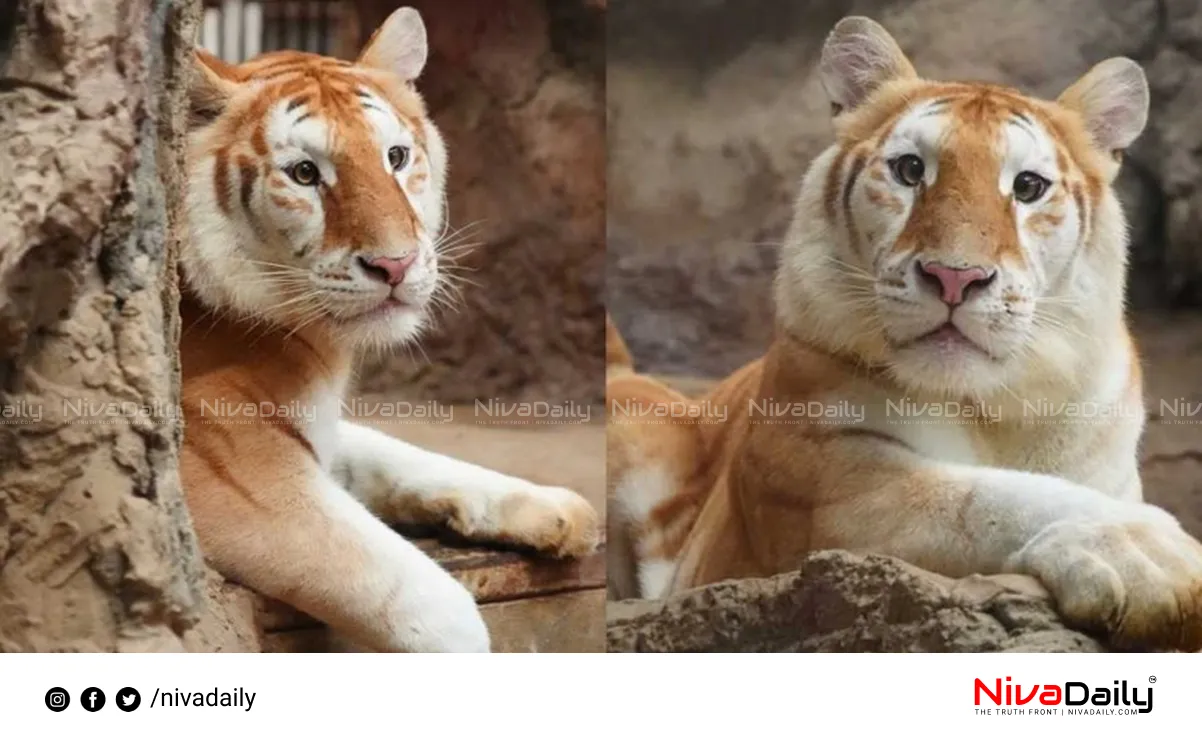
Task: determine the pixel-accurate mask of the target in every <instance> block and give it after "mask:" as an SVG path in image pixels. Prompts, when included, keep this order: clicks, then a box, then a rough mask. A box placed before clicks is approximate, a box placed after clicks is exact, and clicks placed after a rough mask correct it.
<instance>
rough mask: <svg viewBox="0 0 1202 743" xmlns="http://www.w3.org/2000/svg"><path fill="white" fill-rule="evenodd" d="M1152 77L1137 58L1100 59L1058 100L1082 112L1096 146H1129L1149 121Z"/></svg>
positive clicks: (1115, 149)
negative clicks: (1149, 90) (1150, 81)
mask: <svg viewBox="0 0 1202 743" xmlns="http://www.w3.org/2000/svg"><path fill="white" fill-rule="evenodd" d="M1149 98H1150V96H1149V93H1148V78H1147V77H1146V76H1145V75H1144V71H1143V68H1141V67H1140V66H1139V65H1138V64H1137V63H1135V62H1134V61H1132V60H1130V59H1127V58H1126V57H1114V58H1112V59H1108V60H1106V61H1105V62H1099V63H1098V64H1096V65H1094V67H1093V69H1091V70H1090V71H1089V72H1087V73H1085V76H1084V77H1082V78H1081V79H1080V80H1078V81H1077V82H1075V83H1073V84H1072V85H1070V86H1069V87H1068V89H1067V90H1065V91H1064V92H1063V93H1061V94H1060V97H1059V98H1057V99H1056V102H1057V103H1060V104H1061V105H1063V106H1065V107H1066V108H1070V109H1072V110H1074V111H1076V112H1077V113H1079V114H1081V118H1082V119H1083V120H1084V121H1085V129H1086V130H1087V131H1088V132H1089V136H1090V138H1091V139H1093V142H1094V145H1095V146H1096V147H1097V148H1098V149H1100V150H1104V151H1106V152H1121V151H1122V150H1125V149H1127V148H1128V147H1129V146H1130V145H1131V143H1132V142H1134V141H1135V138H1136V137H1138V136H1139V135H1140V134H1141V133H1142V132H1143V130H1144V126H1146V125H1147V123H1148V106H1149Z"/></svg>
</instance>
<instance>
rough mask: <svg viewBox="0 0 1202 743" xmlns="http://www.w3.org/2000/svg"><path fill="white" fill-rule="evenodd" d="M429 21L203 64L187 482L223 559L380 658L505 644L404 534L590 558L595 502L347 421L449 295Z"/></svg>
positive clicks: (215, 558) (187, 371)
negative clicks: (321, 49) (327, 47)
mask: <svg viewBox="0 0 1202 743" xmlns="http://www.w3.org/2000/svg"><path fill="white" fill-rule="evenodd" d="M425 60H426V35H425V29H424V26H423V24H422V21H421V18H420V16H419V15H418V14H417V12H416V11H413V10H411V9H401V10H398V11H396V12H395V13H394V14H393V15H392V16H391V17H390V18H389V19H388V20H387V21H386V22H385V24H384V25H383V26H382V27H381V28H380V30H379V31H377V32H376V34H375V36H373V37H372V40H371V41H370V42H369V43H368V45H367V47H366V48H365V49H364V51H363V53H362V54H361V56H360V58H359V59H358V60H357V61H356V62H355V63H353V64H352V63H349V62H341V61H337V60H333V59H329V58H325V57H319V56H315V55H310V54H303V53H299V52H275V53H272V54H268V55H264V56H262V57H259V58H256V59H254V60H251V61H249V62H247V63H245V64H242V65H239V66H232V65H228V64H224V63H222V62H221V61H219V60H217V59H214V58H212V57H210V56H208V55H206V54H204V53H200V54H198V56H197V64H196V74H195V81H194V83H193V85H192V87H191V90H190V94H191V102H192V110H193V115H194V117H195V119H196V121H195V125H194V127H193V129H192V131H191V132H190V142H189V144H190V149H189V153H188V222H189V230H190V234H189V240H188V243H187V244H186V245H185V247H184V249H183V254H182V260H181V262H182V266H183V274H184V278H185V286H184V298H183V301H182V304H181V316H182V326H183V330H182V337H181V340H180V356H181V364H182V393H181V398H182V406H183V409H184V414H185V420H186V424H187V427H186V431H185V436H184V445H183V450H182V454H181V476H182V478H183V485H184V491H185V493H186V496H187V502H188V509H189V512H190V513H191V516H192V521H193V524H194V526H195V529H196V532H197V535H198V538H199V541H200V545H201V548H202V551H203V553H204V556H205V558H206V559H207V560H208V561H209V562H210V563H211V564H213V565H214V566H215V567H216V568H217V569H218V570H220V571H221V572H222V573H223V574H225V575H226V576H228V577H230V578H233V579H235V580H237V581H239V582H242V583H244V584H246V585H248V586H250V587H251V588H254V589H256V590H258V591H260V592H261V593H264V594H266V595H268V596H272V597H274V598H277V599H280V600H282V601H285V602H287V603H289V604H292V605H293V606H295V607H297V608H299V609H301V610H303V611H306V612H308V613H310V614H311V615H313V616H314V617H316V618H318V619H321V620H323V621H324V622H326V623H327V624H329V625H330V626H331V627H332V628H333V629H334V630H336V631H337V632H338V634H339V635H340V636H342V637H343V638H345V639H348V640H350V641H352V642H353V643H354V644H356V645H358V646H360V647H367V648H371V649H377V650H402V651H428V650H437V651H487V650H488V649H489V636H488V631H487V629H486V627H485V625H484V622H483V621H482V619H481V617H480V613H479V611H478V609H477V608H476V606H475V603H474V601H473V599H472V597H471V595H470V594H469V593H468V591H467V590H466V589H465V588H463V587H462V586H461V585H460V584H459V583H458V582H457V581H456V580H455V579H454V578H453V577H452V576H451V575H449V574H448V573H446V572H445V571H443V570H442V569H441V568H440V567H439V566H438V565H437V564H436V563H435V562H433V561H432V560H431V559H430V558H428V557H427V556H426V555H425V554H424V553H422V552H421V551H420V550H419V549H418V548H417V547H415V546H413V545H412V544H410V543H409V542H407V541H406V540H405V539H403V538H402V537H400V536H399V535H398V534H397V533H395V532H394V531H393V530H392V529H391V528H389V526H387V525H386V524H385V522H406V523H417V524H438V525H445V526H448V527H450V528H452V529H454V530H455V531H457V532H459V533H461V534H463V535H464V536H467V537H470V538H475V539H482V540H488V541H500V542H507V543H512V544H518V545H526V546H531V547H535V548H538V549H540V550H544V551H546V552H548V553H551V554H553V555H558V556H576V555H582V554H585V553H587V552H590V551H591V550H592V549H593V548H594V546H595V544H596V541H597V531H598V525H597V514H596V513H595V511H594V510H593V509H592V508H591V507H590V506H589V505H588V503H587V502H586V501H585V500H584V499H583V498H581V497H580V496H579V495H577V494H576V493H574V492H571V491H569V490H566V489H563V488H556V487H548V486H540V485H535V484H533V483H530V482H527V481H525V480H521V479H518V478H516V477H510V476H507V475H504V474H501V473H498V472H493V471H490V470H487V469H484V468H482V467H477V466H475V465H472V464H469V463H466V462H461V461H457V460H455V459H452V458H450V457H446V456H442V455H439V454H435V453H432V452H427V451H423V450H421V449H418V448H416V447H413V446H410V445H407V444H405V443H403V442H401V441H398V440H396V439H394V438H391V437H389V436H386V435H384V434H383V433H380V432H378V431H375V430H373V429H369V428H366V427H363V426H359V425H356V424H354V423H351V422H348V421H344V420H341V415H340V413H341V407H342V398H343V395H344V393H345V392H346V389H347V385H348V381H349V379H350V375H351V371H352V362H353V358H354V355H355V353H356V351H357V350H359V349H360V348H362V347H364V346H386V345H392V344H402V343H410V342H412V341H413V340H414V339H415V338H416V336H417V334H418V333H419V331H420V330H421V329H422V327H423V326H424V325H425V324H426V322H427V318H428V311H429V308H430V307H431V305H432V303H433V302H434V301H436V295H437V293H438V292H439V290H440V289H441V288H442V287H443V284H444V282H445V278H446V277H445V275H443V274H440V272H439V251H440V248H441V247H442V246H443V244H444V243H443V242H441V241H440V238H441V237H442V235H443V234H444V230H443V222H444V215H443V204H444V185H445V180H446V150H445V147H444V144H443V141H442V138H441V137H440V135H439V133H438V130H437V129H436V128H435V127H434V124H433V123H432V122H431V121H430V118H429V116H428V114H427V112H426V109H425V106H424V105H423V102H422V99H421V98H420V96H419V95H418V93H417V91H416V89H415V87H414V80H415V79H416V78H417V76H418V74H419V73H420V72H421V70H422V67H423V66H424V64H425Z"/></svg>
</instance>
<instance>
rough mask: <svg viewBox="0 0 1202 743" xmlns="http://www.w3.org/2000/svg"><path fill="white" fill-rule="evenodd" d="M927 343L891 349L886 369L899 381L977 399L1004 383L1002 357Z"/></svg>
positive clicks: (911, 386)
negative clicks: (935, 346) (944, 347)
mask: <svg viewBox="0 0 1202 743" xmlns="http://www.w3.org/2000/svg"><path fill="white" fill-rule="evenodd" d="M929 345H930V344H925V343H924V344H922V345H919V346H914V347H910V348H903V349H898V350H896V351H894V352H893V354H892V355H891V358H890V360H889V370H890V372H891V373H892V375H893V377H894V379H895V380H897V382H898V384H900V385H901V386H903V387H905V388H907V389H911V390H915V391H921V392H926V393H930V394H942V395H947V396H949V397H953V398H960V397H968V398H971V399H980V398H983V397H987V396H990V395H993V394H995V393H996V392H998V391H999V390H1000V389H1002V386H1003V385H1004V384H1005V383H1006V380H1005V371H1004V369H1005V362H1004V361H999V360H997V359H991V358H989V357H988V356H986V355H985V354H984V353H983V352H981V351H979V350H976V349H973V348H967V347H965V348H957V349H954V350H940V349H936V348H931V347H928V346H929Z"/></svg>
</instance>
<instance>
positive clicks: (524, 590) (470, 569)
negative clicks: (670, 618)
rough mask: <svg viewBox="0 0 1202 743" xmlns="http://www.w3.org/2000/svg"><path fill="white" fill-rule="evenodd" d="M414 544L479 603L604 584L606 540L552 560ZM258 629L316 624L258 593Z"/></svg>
mask: <svg viewBox="0 0 1202 743" xmlns="http://www.w3.org/2000/svg"><path fill="white" fill-rule="evenodd" d="M414 542H415V544H417V545H418V546H419V547H421V549H422V550H424V551H425V552H426V553H427V554H428V555H430V556H431V557H433V558H434V559H435V560H436V561H437V562H438V563H439V564H440V565H442V566H443V567H444V568H446V569H447V571H448V572H450V573H451V574H452V575H453V576H455V578H456V579H458V580H459V582H460V583H462V584H463V585H464V586H465V587H466V588H467V589H468V590H469V591H471V593H472V595H473V596H475V598H476V602H477V603H479V604H481V605H487V604H492V603H496V602H500V601H514V600H517V599H522V598H530V597H534V596H546V595H549V594H555V593H563V592H567V591H581V590H589V589H594V588H604V587H605V549H604V545H603V546H602V547H601V549H599V550H598V551H597V552H596V553H594V554H592V555H590V556H588V557H586V558H584V559H582V560H555V559H552V558H548V557H541V556H538V555H532V554H529V553H524V552H518V551H514V550H505V549H497V548H492V547H481V546H477V545H470V546H463V547H460V546H453V545H448V544H446V543H444V542H440V541H438V540H435V539H428V538H426V539H417V540H414ZM256 599H257V606H256V621H257V624H258V627H259V629H261V630H263V631H267V632H278V631H282V630H290V629H303V628H308V627H316V626H320V623H319V622H318V621H317V620H316V619H313V618H312V617H310V616H308V615H307V614H304V613H303V612H300V611H297V610H296V609H294V608H292V607H291V606H288V605H287V604H284V603H281V602H279V601H274V600H272V599H268V598H265V597H262V596H256Z"/></svg>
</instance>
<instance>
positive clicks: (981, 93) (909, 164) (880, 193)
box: [782, 18, 1148, 397]
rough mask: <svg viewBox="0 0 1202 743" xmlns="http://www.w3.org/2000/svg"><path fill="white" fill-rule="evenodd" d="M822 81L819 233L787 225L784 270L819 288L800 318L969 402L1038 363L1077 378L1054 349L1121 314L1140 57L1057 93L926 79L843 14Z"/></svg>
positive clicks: (814, 174)
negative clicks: (1125, 203) (1124, 195)
mask: <svg viewBox="0 0 1202 743" xmlns="http://www.w3.org/2000/svg"><path fill="white" fill-rule="evenodd" d="M821 75H822V80H823V84H824V86H825V87H826V90H827V92H828V94H829V95H830V97H831V100H832V103H833V108H834V111H835V129H836V134H837V143H836V144H835V145H834V146H833V147H831V148H830V149H829V150H828V151H827V152H826V153H824V154H823V155H822V156H821V157H820V158H819V159H818V160H817V161H816V162H815V165H814V166H813V168H812V169H811V171H810V173H809V175H808V176H807V179H806V183H805V185H803V194H802V202H801V205H800V207H799V208H801V209H803V210H808V211H807V212H806V215H807V217H810V218H815V219H816V221H819V222H821V224H822V226H823V228H822V229H820V230H815V229H814V225H813V224H812V223H809V222H807V224H806V225H805V227H804V229H799V230H795V233H794V235H793V236H792V237H791V238H790V240H789V241H788V243H787V244H788V245H790V246H791V248H789V249H787V252H786V255H785V256H784V266H785V269H786V270H785V272H784V273H785V274H786V275H785V277H784V278H783V279H782V281H783V282H784V283H786V284H797V283H805V284H806V285H807V287H808V290H810V291H811V293H814V294H816V296H815V297H813V298H812V299H813V302H815V303H817V304H819V305H821V307H820V308H819V309H818V310H816V311H815V313H814V314H815V315H816V317H814V318H810V319H811V320H814V321H817V322H823V321H825V322H828V323H830V324H831V325H832V326H834V325H836V324H840V325H841V327H839V328H838V329H836V330H835V331H834V332H836V334H838V335H839V336H840V337H841V343H842V344H843V345H845V346H849V347H852V348H854V349H855V350H856V351H858V352H860V353H861V354H862V355H863V356H866V357H868V359H869V360H871V361H872V362H874V363H879V364H883V365H884V366H886V367H887V368H888V369H889V371H890V372H891V373H892V374H893V376H894V377H896V378H897V379H898V380H899V381H900V382H902V383H904V384H905V385H906V386H907V387H911V388H917V389H926V390H937V391H940V392H952V393H955V394H963V395H968V396H972V397H980V396H982V395H987V394H991V393H993V392H994V391H995V390H997V389H999V388H1004V387H1005V386H1006V385H1008V384H1011V383H1018V382H1021V381H1022V378H1023V377H1024V376H1025V375H1027V374H1029V373H1031V372H1032V371H1035V370H1037V371H1038V372H1039V373H1047V372H1052V373H1064V374H1069V373H1071V369H1069V368H1067V366H1068V365H1069V364H1068V363H1067V362H1066V361H1065V358H1064V357H1065V356H1066V355H1067V354H1064V353H1061V351H1064V350H1066V348H1067V347H1071V346H1073V345H1074V344H1075V345H1078V346H1079V345H1081V344H1082V343H1086V344H1088V343H1090V342H1091V340H1090V339H1089V338H1088V337H1084V336H1087V332H1086V326H1087V325H1088V322H1089V320H1090V316H1091V315H1094V316H1096V315H1105V316H1106V317H1112V316H1113V313H1114V312H1121V307H1122V295H1123V289H1124V286H1123V285H1124V273H1125V271H1124V267H1125V249H1126V244H1125V243H1126V223H1125V221H1124V219H1123V215H1122V212H1121V209H1120V207H1119V205H1118V202H1117V200H1116V198H1115V196H1114V193H1113V190H1112V187H1111V183H1112V181H1113V180H1114V178H1115V176H1116V175H1117V172H1118V153H1120V152H1121V151H1122V150H1123V149H1125V148H1126V147H1127V146H1128V145H1129V144H1130V143H1131V142H1132V141H1133V140H1134V139H1135V138H1136V136H1138V134H1139V133H1140V131H1141V130H1142V129H1143V127H1144V124H1145V122H1146V118H1147V108H1148V93H1147V85H1146V82H1145V79H1144V75H1143V72H1142V71H1141V70H1140V68H1139V67H1138V66H1137V65H1136V64H1135V63H1134V62H1131V61H1130V60H1124V59H1113V60H1109V61H1107V62H1103V63H1102V64H1099V65H1098V66H1097V67H1095V68H1094V69H1093V70H1092V71H1090V73H1089V74H1087V75H1086V76H1085V77H1084V78H1082V79H1081V80H1080V81H1079V82H1078V83H1076V84H1075V85H1074V86H1072V87H1071V88H1070V89H1069V90H1067V91H1066V92H1065V93H1064V94H1063V95H1061V96H1060V98H1059V99H1058V100H1057V101H1056V102H1050V101H1043V100H1039V99H1036V98H1032V97H1029V96H1025V95H1023V94H1022V93H1020V92H1018V91H1017V90H1013V89H1010V88H1005V87H1000V86H996V85H987V84H966V83H937V82H929V81H924V80H920V79H919V78H918V77H917V76H916V74H915V73H914V70H913V67H912V66H911V65H910V63H909V61H908V60H906V58H905V56H904V55H903V54H902V53H901V50H900V49H899V48H898V47H897V45H896V43H895V42H894V41H893V39H892V38H890V37H889V35H888V34H887V32H885V31H884V29H882V28H881V27H880V26H878V25H876V24H875V23H873V22H872V21H869V20H867V19H858V18H854V19H847V20H845V21H843V22H841V23H840V24H839V25H838V26H836V29H835V31H834V32H833V33H832V35H831V37H830V38H829V39H828V41H827V44H826V48H825V49H824V54H823V60H822V66H821ZM815 236H820V237H821V239H817V240H816V239H814V238H815ZM816 253H820V254H816ZM815 276H817V277H820V279H819V280H818V281H813V278H814V277H815ZM815 287H817V290H816V292H815V291H814V290H815ZM786 294H789V295H790V296H789V297H785V298H784V301H785V302H789V301H791V300H793V299H795V298H796V292H786ZM1107 340H1111V339H1107Z"/></svg>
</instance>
